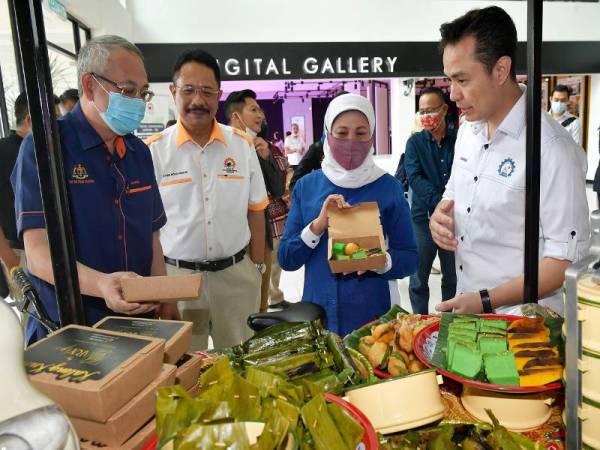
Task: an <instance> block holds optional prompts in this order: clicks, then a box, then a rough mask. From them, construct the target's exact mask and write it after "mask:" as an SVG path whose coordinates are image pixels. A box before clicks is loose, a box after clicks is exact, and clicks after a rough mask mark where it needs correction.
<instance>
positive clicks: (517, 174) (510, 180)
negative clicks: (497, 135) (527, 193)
mask: <svg viewBox="0 0 600 450" xmlns="http://www.w3.org/2000/svg"><path fill="white" fill-rule="evenodd" d="M482 177H483V178H485V179H487V180H489V181H491V182H493V183H494V184H500V185H502V186H504V187H505V188H508V189H510V190H516V191H523V190H525V162H524V161H520V160H518V159H517V158H514V157H510V156H504V157H498V156H494V157H492V158H490V160H489V161H488V164H486V167H485V168H484V170H483V172H482Z"/></svg>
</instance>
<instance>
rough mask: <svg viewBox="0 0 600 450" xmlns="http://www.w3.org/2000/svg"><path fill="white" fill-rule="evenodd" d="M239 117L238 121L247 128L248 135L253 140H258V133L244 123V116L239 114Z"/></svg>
mask: <svg viewBox="0 0 600 450" xmlns="http://www.w3.org/2000/svg"><path fill="white" fill-rule="evenodd" d="M236 114H237V113H236ZM237 116H238V120H239V121H240V123H241V124H242V125H243V126H244V127H245V128H246V133H248V134H249V135H250V136H252V139H256V137H257V136H258V133H257V132H256V131H254V130H253V129H252V128H250V127H249V126H248V125H246V124H245V123H244V121H243V120H242V116H240V115H239V114H238V115H237Z"/></svg>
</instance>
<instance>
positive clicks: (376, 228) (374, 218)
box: [327, 202, 386, 273]
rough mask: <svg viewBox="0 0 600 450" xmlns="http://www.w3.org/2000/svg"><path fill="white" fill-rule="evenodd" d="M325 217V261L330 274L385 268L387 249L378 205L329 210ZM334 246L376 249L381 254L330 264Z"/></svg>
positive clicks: (366, 203)
mask: <svg viewBox="0 0 600 450" xmlns="http://www.w3.org/2000/svg"><path fill="white" fill-rule="evenodd" d="M327 216H328V218H329V227H328V234H329V241H328V242H327V245H328V249H327V259H328V261H329V268H330V269H331V271H332V272H333V273H340V272H356V271H357V270H371V269H382V268H383V267H385V263H386V256H385V252H386V247H385V239H384V238H383V228H382V227H381V221H380V219H379V207H378V206H377V202H365V203H357V204H356V205H355V206H353V207H352V208H348V209H340V208H338V207H337V206H333V207H329V208H327ZM336 242H343V243H344V244H348V243H350V242H354V243H355V244H358V246H359V247H362V248H376V247H379V248H381V250H382V252H383V254H380V255H375V256H370V257H368V258H367V259H350V260H340V261H338V260H332V259H331V258H332V247H333V244H334V243H336Z"/></svg>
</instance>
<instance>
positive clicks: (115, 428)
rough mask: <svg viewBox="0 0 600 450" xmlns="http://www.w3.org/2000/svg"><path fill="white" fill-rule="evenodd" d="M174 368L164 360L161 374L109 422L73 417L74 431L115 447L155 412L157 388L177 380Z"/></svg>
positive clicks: (83, 436) (82, 436) (86, 437)
mask: <svg viewBox="0 0 600 450" xmlns="http://www.w3.org/2000/svg"><path fill="white" fill-rule="evenodd" d="M175 369H176V367H175V366H173V365H171V364H164V365H163V368H162V370H161V372H160V374H159V376H158V378H156V380H153V381H152V383H150V384H149V385H148V386H146V387H145V388H144V390H143V391H142V392H140V393H139V394H138V395H136V396H135V397H134V398H133V399H132V400H131V401H130V402H129V403H127V404H126V405H125V406H123V407H122V408H121V409H119V410H118V411H117V412H116V413H115V414H114V415H113V416H111V417H110V418H109V419H108V420H107V421H106V423H102V422H94V421H93V420H86V419H78V418H76V417H72V418H71V423H72V424H73V427H74V428H75V431H77V434H78V435H79V437H80V438H84V439H89V440H91V441H95V442H102V443H104V444H106V445H111V446H115V447H116V446H119V445H121V444H122V443H123V442H125V441H126V440H128V439H129V438H130V437H131V436H133V435H134V434H135V432H136V431H137V430H139V429H140V427H142V426H143V425H144V424H145V423H146V422H148V420H149V419H150V418H152V416H154V413H155V410H156V389H157V388H159V387H162V386H169V385H173V384H174V383H175Z"/></svg>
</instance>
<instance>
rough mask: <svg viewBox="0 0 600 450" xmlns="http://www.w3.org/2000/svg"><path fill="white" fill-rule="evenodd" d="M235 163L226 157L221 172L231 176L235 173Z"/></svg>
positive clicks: (229, 157)
mask: <svg viewBox="0 0 600 450" xmlns="http://www.w3.org/2000/svg"><path fill="white" fill-rule="evenodd" d="M236 167H237V162H236V160H235V159H233V158H232V157H231V156H228V157H227V158H225V159H224V160H223V172H225V173H226V174H228V175H233V174H235V173H237V169H236Z"/></svg>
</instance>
